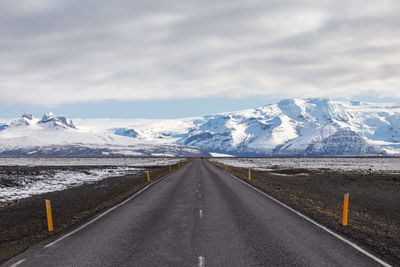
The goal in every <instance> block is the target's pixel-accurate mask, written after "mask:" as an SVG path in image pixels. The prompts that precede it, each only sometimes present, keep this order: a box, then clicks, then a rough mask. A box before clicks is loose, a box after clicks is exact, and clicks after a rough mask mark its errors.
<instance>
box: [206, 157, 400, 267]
mask: <svg viewBox="0 0 400 267" xmlns="http://www.w3.org/2000/svg"><path fill="white" fill-rule="evenodd" d="M212 163H213V164H215V165H217V166H218V163H215V162H212ZM219 168H222V169H225V165H223V164H220V165H219ZM228 171H229V172H230V173H232V174H233V175H235V176H237V177H239V178H241V179H243V180H244V181H246V182H248V183H250V184H252V185H253V186H255V187H257V188H259V189H261V190H262V191H264V192H266V193H268V194H269V195H271V196H272V197H274V198H276V199H278V200H280V201H282V202H283V203H285V204H287V205H289V206H290V207H292V208H294V209H296V210H298V211H300V212H301V213H303V214H305V215H307V216H309V217H311V218H312V219H314V220H315V221H317V222H319V223H321V224H322V225H325V226H327V227H328V228H330V229H333V230H334V231H335V232H337V233H340V234H341V235H343V236H345V237H347V238H348V239H350V240H352V241H354V242H355V243H357V244H359V245H360V246H361V247H364V248H366V249H367V250H369V251H371V252H372V253H374V254H375V255H377V256H379V257H381V258H382V259H383V260H385V261H387V262H390V263H392V264H393V265H395V266H400V234H399V233H400V205H399V203H400V176H399V175H395V174H377V173H366V172H357V171H354V172H351V171H332V170H321V169H320V170H316V169H299V168H288V169H284V168H282V169H275V170H270V171H254V170H253V171H252V179H251V181H250V182H249V181H248V169H247V168H238V167H229V169H228ZM347 192H349V193H350V202H349V217H348V226H346V227H344V226H342V225H341V222H342V212H343V210H342V206H343V196H344V194H345V193H347Z"/></svg>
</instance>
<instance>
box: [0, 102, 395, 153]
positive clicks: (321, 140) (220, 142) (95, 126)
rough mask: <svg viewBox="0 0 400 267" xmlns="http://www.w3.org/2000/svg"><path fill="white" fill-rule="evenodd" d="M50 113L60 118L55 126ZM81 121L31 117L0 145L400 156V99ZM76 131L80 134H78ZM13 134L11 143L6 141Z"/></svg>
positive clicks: (3, 133) (0, 137)
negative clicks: (130, 146) (192, 115)
mask: <svg viewBox="0 0 400 267" xmlns="http://www.w3.org/2000/svg"><path fill="white" fill-rule="evenodd" d="M47 118H51V120H55V121H56V122H51V123H50V124H48V119H47ZM55 118H58V119H55ZM74 121H75V124H74V123H72V121H69V120H67V119H66V118H65V117H56V116H54V115H53V114H47V115H45V116H44V117H43V118H42V119H41V120H38V119H35V118H32V117H31V116H29V115H24V116H23V117H22V118H21V119H19V120H18V121H15V122H12V123H10V125H9V126H7V125H5V126H4V124H3V128H5V129H3V130H0V143H1V148H2V150H3V151H5V150H4V149H3V148H4V146H7V145H10V144H13V147H16V146H17V144H19V145H20V146H21V142H22V141H21V139H18V138H27V136H29V138H30V139H32V138H35V136H36V138H38V139H40V138H42V139H41V142H44V143H46V142H50V143H52V144H53V146H56V147H53V149H59V148H60V147H62V145H63V144H65V142H67V143H68V145H71V144H73V145H76V144H80V145H83V144H84V145H85V147H86V148H87V147H91V149H97V148H98V147H102V148H101V149H104V146H108V147H110V146H116V145H118V146H119V147H124V146H127V145H128V144H132V143H130V142H133V143H134V144H136V143H137V142H139V143H143V142H144V143H146V144H149V145H150V144H152V145H155V144H157V146H164V145H181V146H180V147H181V148H186V147H187V146H189V147H190V149H193V147H197V148H199V149H201V150H204V151H207V152H210V153H222V154H230V155H237V156H343V155H346V156H349V155H400V105H396V104H374V103H362V102H344V101H334V100H331V99H286V100H282V101H280V102H279V103H277V104H270V105H266V106H263V107H259V108H254V109H247V110H243V111H237V112H229V113H222V114H215V115H209V116H204V117H196V118H183V119H174V120H143V119H74ZM44 125H46V127H44ZM75 125H76V126H75ZM20 127H25V128H26V129H30V130H32V129H36V127H40V128H41V129H44V128H46V131H44V130H43V131H42V132H41V134H40V138H39V136H37V135H35V134H34V133H37V132H35V131H34V132H33V133H29V134H28V132H27V130H24V131H23V132H24V134H22V136H21V131H19V130H16V129H19V128H20ZM25 128H24V129H25ZM0 129H1V128H0ZM51 129H53V130H51ZM55 129H56V130H55ZM30 130H29V131H30ZM54 131H58V132H62V134H58V135H56V134H54ZM39 132H40V131H39ZM70 132H71V133H72V132H73V133H79V137H76V135H75V134H70ZM44 133H46V134H45V135H46V137H45V138H44V140H45V141H43V137H44ZM7 136H8V137H9V138H10V139H9V140H8V141H7V140H6V139H4V138H5V137H7ZM55 140H56V141H55ZM111 140H114V141H111ZM122 140H123V141H122ZM41 147H43V145H41ZM199 151H200V150H199ZM85 153H86V154H90V153H91V152H90V151H88V152H85Z"/></svg>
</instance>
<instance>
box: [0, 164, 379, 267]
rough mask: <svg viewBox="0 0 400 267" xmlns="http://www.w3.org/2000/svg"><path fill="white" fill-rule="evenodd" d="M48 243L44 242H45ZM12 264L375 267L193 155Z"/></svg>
mask: <svg viewBox="0 0 400 267" xmlns="http://www.w3.org/2000/svg"><path fill="white" fill-rule="evenodd" d="M48 243H49V242H48ZM15 263H18V264H19V265H18V266H380V265H379V264H378V263H377V262H376V261H374V260H373V259H371V258H370V257H368V256H366V255H364V254H363V253H361V252H359V251H358V250H356V249H354V248H353V247H351V246H350V245H348V244H346V243H345V242H343V241H341V240H340V239H338V238H336V237H335V236H333V235H331V234H329V233H327V232H326V231H324V230H323V229H321V228H319V227H317V226H316V225H314V224H312V223H310V222H309V221H307V220H305V219H304V218H302V217H301V216H299V215H298V214H296V213H294V212H292V211H290V210H288V209H287V208H285V207H283V206H281V205H279V204H278V203H276V202H274V201H272V200H271V199H269V198H268V197H266V196H264V195H263V194H261V193H259V192H257V191H256V190H254V189H252V188H251V187H249V186H246V185H245V184H244V183H242V182H240V181H238V180H236V179H234V178H233V177H232V176H231V175H229V174H227V173H225V172H224V171H222V170H220V169H218V168H216V167H215V166H213V165H211V164H210V163H208V162H207V161H205V160H201V159H196V160H194V161H192V162H191V163H189V164H187V165H186V166H184V167H183V168H181V169H179V170H177V171H175V172H174V173H173V174H171V175H170V176H168V177H166V178H165V179H163V180H161V181H159V182H157V183H155V184H154V185H152V186H150V187H149V188H148V189H147V190H144V191H143V192H142V193H140V194H139V195H137V196H136V197H134V198H133V199H131V200H130V201H128V202H126V203H125V204H123V205H121V206H119V207H117V208H115V209H114V210H112V211H111V212H109V213H107V214H106V215H104V216H102V217H101V218H100V219H98V220H97V221H95V222H93V223H91V224H89V225H87V226H86V227H84V228H83V229H81V230H79V231H76V232H75V233H73V234H71V235H69V236H67V237H65V238H64V239H62V240H60V241H58V242H56V243H51V244H50V246H47V247H45V246H43V245H41V246H40V247H38V246H36V247H34V248H32V249H30V250H28V251H26V252H24V253H22V254H20V255H18V256H17V257H15V258H13V259H12V260H11V261H10V262H8V263H6V265H12V264H15Z"/></svg>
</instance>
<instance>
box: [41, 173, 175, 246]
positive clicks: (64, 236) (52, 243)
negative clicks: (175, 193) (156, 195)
mask: <svg viewBox="0 0 400 267" xmlns="http://www.w3.org/2000/svg"><path fill="white" fill-rule="evenodd" d="M169 175H170V174H167V175H165V176H164V177H161V178H160V179H158V180H157V181H154V182H152V183H151V184H148V185H146V186H145V187H143V188H142V189H140V190H139V191H137V192H136V193H134V194H133V195H132V196H130V197H129V198H127V199H125V200H124V201H122V202H121V203H119V204H118V205H116V206H114V207H112V208H110V209H108V210H106V211H105V212H103V213H101V214H100V215H97V216H96V217H95V218H93V219H92V220H90V221H89V222H87V223H85V224H84V225H81V226H80V227H78V228H77V229H75V230H73V231H72V232H69V233H68V234H65V235H63V236H62V237H60V238H58V239H56V240H55V241H53V242H51V243H49V244H47V245H45V246H44V248H48V247H51V246H53V245H55V244H57V243H58V242H60V241H61V240H63V239H65V238H67V237H69V236H71V235H73V234H75V233H76V232H79V231H80V230H82V229H83V228H85V227H86V226H88V225H90V224H92V223H94V222H95V221H97V220H98V219H100V218H101V217H103V216H104V215H106V214H107V213H110V212H111V211H113V210H115V209H116V208H118V207H120V206H122V205H124V204H125V203H127V202H129V201H130V200H132V199H133V198H135V197H137V196H138V195H140V194H141V193H142V192H143V191H145V190H146V189H147V188H149V187H150V186H152V185H154V184H156V183H158V182H160V181H162V180H164V179H165V178H166V177H168V176H169Z"/></svg>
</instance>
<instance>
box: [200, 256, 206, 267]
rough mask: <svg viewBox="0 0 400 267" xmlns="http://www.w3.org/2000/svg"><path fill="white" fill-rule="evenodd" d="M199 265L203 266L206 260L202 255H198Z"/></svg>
mask: <svg viewBox="0 0 400 267" xmlns="http://www.w3.org/2000/svg"><path fill="white" fill-rule="evenodd" d="M198 266H199V267H204V266H206V261H205V260H204V257H202V256H199V265H198Z"/></svg>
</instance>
